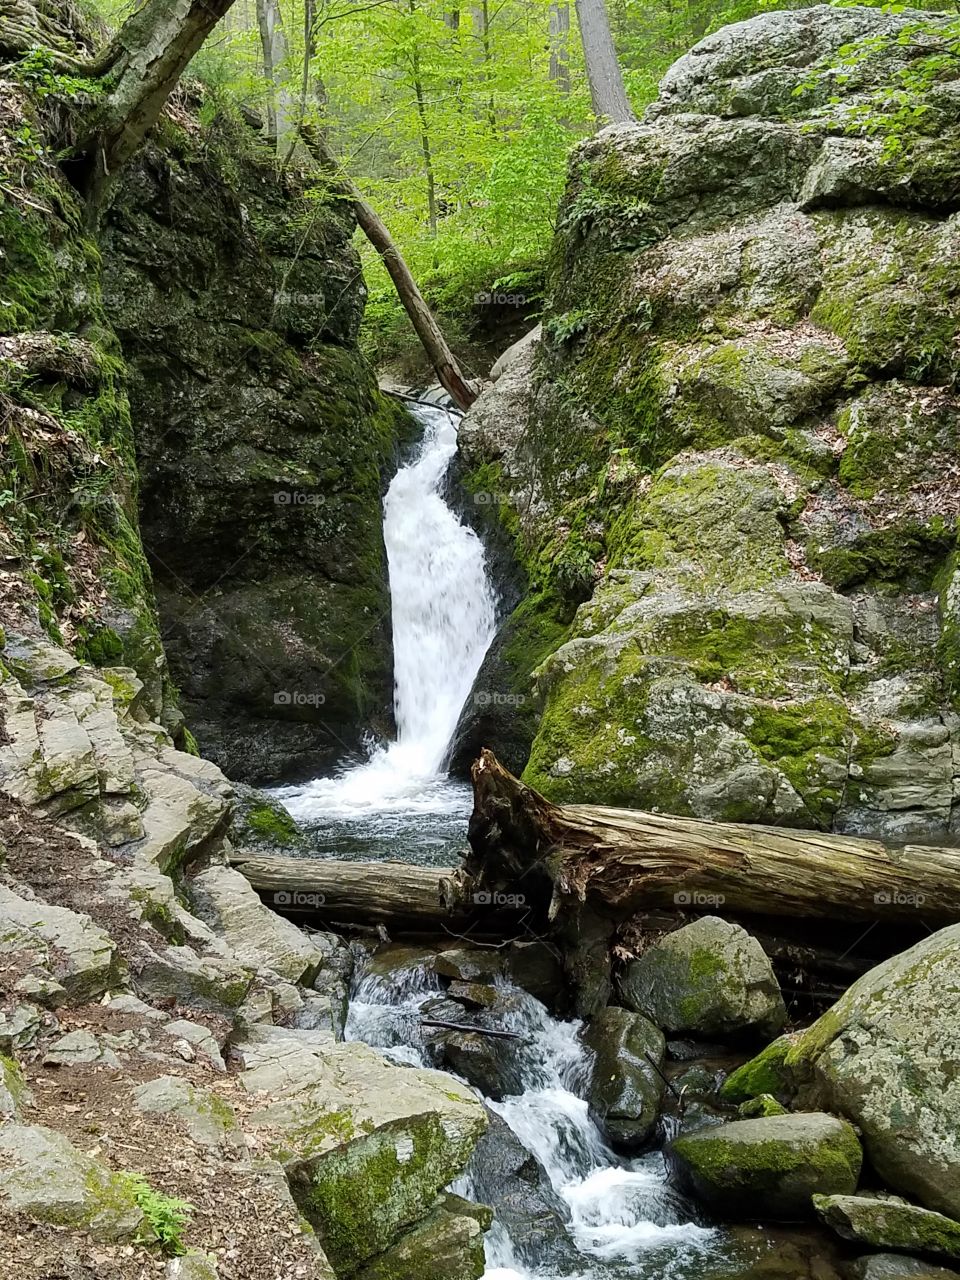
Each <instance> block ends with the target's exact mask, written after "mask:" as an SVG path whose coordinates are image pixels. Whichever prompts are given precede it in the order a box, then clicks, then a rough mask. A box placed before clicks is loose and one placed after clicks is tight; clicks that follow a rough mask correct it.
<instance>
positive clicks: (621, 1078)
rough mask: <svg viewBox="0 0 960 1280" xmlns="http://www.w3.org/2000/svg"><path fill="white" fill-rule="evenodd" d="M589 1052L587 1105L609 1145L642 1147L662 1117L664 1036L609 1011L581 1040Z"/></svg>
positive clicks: (632, 1016)
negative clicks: (591, 1055) (590, 1060)
mask: <svg viewBox="0 0 960 1280" xmlns="http://www.w3.org/2000/svg"><path fill="white" fill-rule="evenodd" d="M583 1042H584V1044H585V1045H586V1046H587V1047H588V1048H589V1049H590V1050H591V1051H592V1054H593V1061H592V1063H591V1068H590V1081H589V1084H588V1086H587V1100H588V1101H589V1103H590V1110H591V1113H592V1114H593V1116H594V1118H595V1119H596V1120H597V1122H598V1124H599V1125H600V1127H601V1129H602V1130H603V1132H604V1134H605V1135H606V1137H607V1139H608V1140H609V1141H610V1142H612V1143H613V1144H614V1145H615V1146H618V1147H623V1148H625V1149H627V1150H632V1149H636V1148H638V1147H642V1146H643V1144H644V1142H646V1140H647V1139H648V1138H649V1136H650V1134H651V1132H652V1131H653V1128H654V1126H655V1125H656V1123H657V1118H658V1117H659V1114H660V1101H661V1099H662V1097H663V1088H664V1083H663V1074H662V1070H661V1068H662V1067H663V1058H664V1051H665V1043H664V1039H663V1034H662V1032H660V1031H659V1030H658V1029H657V1028H656V1027H655V1026H654V1025H653V1023H652V1022H649V1021H648V1020H647V1019H646V1018H645V1017H643V1015H642V1014H639V1013H630V1012H629V1011H628V1010H627V1009H617V1008H614V1007H612V1006H611V1007H608V1008H606V1009H601V1011H600V1012H599V1013H597V1014H595V1015H594V1017H593V1018H591V1020H590V1023H589V1025H588V1027H587V1029H586V1031H585V1032H584V1034H583Z"/></svg>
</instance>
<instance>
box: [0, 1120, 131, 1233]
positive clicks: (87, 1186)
mask: <svg viewBox="0 0 960 1280" xmlns="http://www.w3.org/2000/svg"><path fill="white" fill-rule="evenodd" d="M0 1155H2V1156H3V1157H4V1160H3V1168H2V1169H0V1201H2V1202H3V1203H4V1204H5V1206H6V1208H7V1209H8V1210H10V1211H14V1212H17V1211H19V1212H22V1213H27V1214H30V1215H31V1216H32V1217H34V1218H39V1219H40V1221H41V1222H52V1223H55V1224H56V1225H57V1226H59V1227H74V1228H79V1229H81V1230H83V1231H89V1232H90V1234H91V1235H92V1236H94V1237H95V1238H97V1239H100V1240H108V1241H113V1240H119V1241H129V1240H132V1239H133V1238H134V1236H136V1234H137V1232H138V1230H139V1228H140V1225H141V1223H142V1222H143V1212H142V1210H141V1209H140V1207H139V1205H138V1204H137V1201H136V1198H135V1196H134V1190H133V1187H132V1186H131V1184H130V1181H129V1180H128V1179H124V1178H123V1177H122V1176H121V1175H120V1174H117V1173H114V1172H113V1171H112V1170H110V1169H109V1168H107V1166H106V1165H104V1164H102V1163H101V1162H100V1161H99V1160H95V1159H93V1158H91V1157H90V1156H85V1155H84V1154H83V1153H82V1152H80V1151H78V1150H77V1148H76V1147H75V1146H73V1144H72V1143H70V1142H68V1141H67V1139H66V1138H64V1137H63V1136H62V1135H61V1134H59V1133H56V1132H55V1131H54V1130H53V1129H48V1128H45V1127H43V1126H42V1125H19V1124H7V1125H5V1126H4V1127H3V1128H2V1129H0Z"/></svg>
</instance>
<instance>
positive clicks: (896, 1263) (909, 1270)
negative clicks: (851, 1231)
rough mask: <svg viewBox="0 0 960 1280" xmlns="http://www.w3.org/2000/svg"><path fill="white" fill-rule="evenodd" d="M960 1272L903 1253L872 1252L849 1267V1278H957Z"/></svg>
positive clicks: (953, 1279)
mask: <svg viewBox="0 0 960 1280" xmlns="http://www.w3.org/2000/svg"><path fill="white" fill-rule="evenodd" d="M957 1275H960V1272H957V1271H949V1270H948V1269H947V1268H946V1267H938V1266H936V1265H935V1264H934V1263H932V1262H926V1261H925V1260H924V1259H923V1258H909V1257H907V1256H905V1255H904V1254H902V1253H871V1254H867V1255H866V1256H865V1257H863V1258H857V1259H856V1260H855V1261H854V1262H851V1263H850V1265H849V1266H848V1267H847V1276H848V1277H849V1280H956V1277H957Z"/></svg>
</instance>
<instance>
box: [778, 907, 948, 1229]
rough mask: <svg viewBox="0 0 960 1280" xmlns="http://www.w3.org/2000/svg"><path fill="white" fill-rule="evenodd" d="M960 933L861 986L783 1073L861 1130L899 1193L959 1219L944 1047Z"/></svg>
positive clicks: (811, 1033) (888, 966)
mask: <svg viewBox="0 0 960 1280" xmlns="http://www.w3.org/2000/svg"><path fill="white" fill-rule="evenodd" d="M958 973H960V925H951V926H950V927H949V928H946V929H941V930H940V931H939V932H938V933H935V934H932V935H931V936H930V937H929V938H926V939H924V941H922V942H919V943H917V944H916V946H914V947H911V948H910V950H909V951H904V952H903V953H902V954H900V955H896V956H893V957H892V958H891V959H889V960H886V961H884V962H883V963H882V964H880V965H877V967H876V968H874V969H871V970H870V972H869V973H866V974H864V976H863V977H862V978H859V979H858V980H857V981H856V982H855V983H854V984H853V986H852V987H851V988H850V989H849V991H847V992H846V994H845V995H844V996H842V997H841V999H840V1000H839V1001H838V1002H837V1003H836V1004H835V1005H833V1007H832V1008H830V1009H828V1010H827V1012H826V1013H825V1014H823V1015H822V1016H821V1017H820V1018H819V1019H818V1020H817V1021H816V1022H815V1023H813V1025H812V1026H811V1027H809V1028H808V1029H807V1030H806V1031H804V1032H803V1033H802V1034H801V1035H799V1036H798V1037H797V1038H796V1040H795V1042H794V1043H793V1044H792V1045H791V1046H790V1048H789V1050H788V1052H787V1054H786V1056H785V1058H784V1065H785V1067H786V1068H787V1069H788V1070H789V1071H791V1072H792V1073H793V1074H794V1076H795V1078H796V1079H797V1080H798V1082H799V1084H800V1085H801V1098H802V1099H803V1100H805V1101H814V1100H816V1099H820V1100H821V1101H822V1102H823V1103H825V1104H826V1105H827V1106H830V1107H832V1108H835V1109H836V1110H838V1111H839V1112H841V1114H843V1115H845V1116H847V1117H848V1118H849V1119H850V1120H851V1121H852V1122H853V1123H854V1124H856V1125H857V1126H858V1127H859V1129H860V1130H861V1131H862V1134H863V1144H864V1148H865V1150H866V1152H867V1155H868V1156H869V1158H870V1161H871V1163H872V1164H873V1166H874V1167H875V1169H876V1170H877V1172H878V1173H879V1174H880V1176H881V1177H882V1178H883V1179H884V1181H885V1182H886V1183H887V1184H888V1185H889V1186H891V1187H893V1188H894V1189H895V1190H897V1191H901V1192H903V1193H905V1194H906V1195H910V1196H913V1197H915V1198H916V1199H918V1200H919V1201H920V1202H921V1203H922V1204H924V1205H926V1206H927V1207H928V1208H930V1209H935V1210H938V1211H939V1212H941V1213H945V1214H948V1215H949V1216H951V1217H956V1218H960V1138H958V1130H957V1126H956V1120H955V1117H956V1114H957V1108H958V1106H960V1098H958V1090H960V1080H958V1078H957V1077H956V1073H955V1072H954V1070H953V1067H952V1064H951V1061H950V1058H949V1055H945V1053H944V1046H945V1045H948V1044H950V1043H951V1042H952V1038H953V1037H954V1035H955V1034H956V1031H957V1027H958V1024H960V978H958Z"/></svg>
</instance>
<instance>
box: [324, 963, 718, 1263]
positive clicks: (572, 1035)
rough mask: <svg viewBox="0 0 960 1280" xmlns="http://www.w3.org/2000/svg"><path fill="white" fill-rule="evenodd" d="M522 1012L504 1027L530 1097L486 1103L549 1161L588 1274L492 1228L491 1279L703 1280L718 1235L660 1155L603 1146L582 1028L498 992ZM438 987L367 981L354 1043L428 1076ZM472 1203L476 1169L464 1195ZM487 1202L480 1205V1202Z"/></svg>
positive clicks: (431, 982)
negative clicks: (426, 1017)
mask: <svg viewBox="0 0 960 1280" xmlns="http://www.w3.org/2000/svg"><path fill="white" fill-rule="evenodd" d="M498 985H501V986H503V987H504V988H505V989H506V990H507V991H508V992H509V993H510V995H511V996H512V997H513V1000H514V1004H515V1012H514V1013H513V1014H511V1015H510V1017H509V1018H508V1020H507V1021H506V1022H505V1024H504V1025H505V1028H506V1029H508V1030H511V1031H515V1032H518V1033H519V1034H520V1035H521V1036H522V1037H523V1039H522V1041H519V1042H518V1048H517V1050H516V1052H517V1060H518V1066H519V1078H520V1081H521V1084H522V1092H521V1093H518V1094H517V1095H516V1096H514V1097H508V1098H505V1099H504V1100H503V1101H502V1102H493V1101H491V1100H490V1099H484V1101H485V1102H486V1105H487V1106H488V1107H489V1108H490V1109H491V1110H492V1111H494V1112H496V1113H497V1115H499V1116H500V1117H501V1118H502V1119H503V1120H505V1121H506V1123H507V1124H508V1125H509V1127H510V1129H511V1130H512V1131H513V1133H514V1134H515V1135H516V1137H517V1138H519V1140H520V1142H521V1143H522V1144H523V1146H524V1147H526V1149H527V1150H528V1151H529V1152H531V1153H532V1154H533V1155H534V1156H535V1157H536V1158H537V1160H538V1161H539V1162H540V1164H541V1166H542V1167H543V1169H544V1171H545V1172H546V1175H547V1178H548V1179H549V1182H550V1184H551V1186H552V1187H553V1190H554V1191H555V1192H556V1193H557V1196H558V1198H559V1202H560V1204H561V1206H562V1207H563V1209H564V1210H565V1214H566V1227H567V1231H568V1233H569V1236H570V1237H571V1239H572V1241H573V1245H574V1246H575V1248H576V1251H577V1253H578V1254H579V1255H581V1258H582V1264H581V1265H582V1269H581V1270H579V1271H570V1270H569V1269H564V1270H563V1271H562V1272H556V1271H554V1270H551V1269H550V1268H549V1266H548V1267H547V1268H543V1267H542V1266H539V1265H538V1260H537V1259H536V1258H531V1257H530V1256H523V1251H522V1250H518V1249H517V1247H516V1246H515V1243H514V1241H513V1240H512V1239H511V1238H510V1235H509V1232H508V1231H507V1230H506V1229H505V1228H504V1226H503V1225H502V1224H501V1223H499V1222H495V1223H494V1226H493V1227H492V1228H491V1230H490V1231H489V1232H488V1233H487V1237H486V1254H487V1270H486V1272H485V1274H484V1280H558V1277H559V1276H560V1275H562V1276H563V1277H565V1280H600V1278H601V1277H603V1280H607V1278H608V1277H609V1278H611V1280H612V1278H613V1277H616V1278H617V1280H621V1278H623V1280H625V1278H626V1277H645V1278H648V1280H653V1277H665V1276H674V1277H677V1280H680V1277H684V1278H686V1277H693V1276H701V1275H703V1274H704V1271H705V1269H706V1268H705V1263H706V1262H707V1260H708V1257H709V1255H710V1254H711V1253H713V1252H714V1251H715V1243H716V1236H717V1233H716V1232H715V1231H713V1230H709V1229H707V1228H704V1227H698V1226H696V1225H694V1224H693V1223H692V1222H690V1221H689V1220H688V1219H687V1217H686V1214H685V1212H684V1206H683V1204H682V1202H681V1201H680V1200H679V1199H678V1198H677V1197H676V1195H675V1193H673V1192H672V1191H671V1189H670V1188H669V1187H668V1186H667V1184H666V1181H665V1177H664V1171H663V1162H662V1158H661V1156H660V1153H659V1152H652V1153H651V1154H650V1155H648V1156H641V1157H640V1158H638V1159H635V1160H626V1159H621V1158H620V1157H618V1156H617V1155H615V1154H614V1152H612V1151H611V1150H610V1149H609V1148H608V1147H607V1146H606V1144H605V1143H604V1141H603V1138H602V1136H601V1134H600V1131H599V1130H598V1128H597V1126H596V1125H595V1124H594V1122H593V1120H592V1119H591V1118H590V1115H589V1114H588V1108H587V1103H586V1102H585V1101H584V1100H583V1098H582V1097H581V1096H580V1092H581V1091H582V1089H583V1085H584V1082H585V1080H586V1076H587V1058H586V1053H587V1051H586V1050H585V1049H584V1047H583V1045H582V1044H581V1042H580V1040H579V1039H578V1037H577V1031H578V1030H579V1024H577V1023H570V1022H559V1021H557V1020H556V1019H555V1018H552V1017H551V1016H550V1014H549V1013H548V1012H547V1010H546V1009H545V1008H544V1006H543V1005H542V1004H540V1002H539V1001H537V1000H535V999H534V998H533V997H532V996H530V995H528V994H526V993H525V992H521V991H519V990H518V989H517V988H514V987H510V986H509V985H508V984H505V983H499V984H498ZM438 991H439V987H438V983H437V981H436V979H435V978H434V977H433V976H432V975H428V974H427V973H426V972H425V971H422V970H413V971H410V972H407V973H405V974H404V975H403V976H402V978H401V979H400V980H399V981H390V980H388V979H385V978H382V977H379V976H374V977H365V978H361V980H360V982H359V983H358V985H357V987H356V990H355V992H354V996H353V999H352V1001H351V1004H350V1015H349V1020H348V1023H347V1038H348V1039H354V1040H363V1041H365V1042H366V1043H367V1044H372V1045H375V1046H377V1047H379V1048H381V1049H383V1050H384V1051H385V1052H386V1053H387V1055H388V1056H390V1057H393V1058H394V1059H395V1060H396V1061H398V1062H402V1063H405V1064H407V1065H410V1066H413V1065H416V1066H426V1065H429V1055H428V1051H427V1049H426V1048H425V1046H424V1042H423V1040H422V1037H421V1032H420V1025H419V1018H420V1009H421V1006H422V1005H423V1004H424V1003H425V1002H426V1001H428V1000H431V999H435V998H436V997H437V995H438ZM454 1189H455V1190H456V1191H458V1192H459V1193H460V1194H462V1195H465V1196H468V1197H470V1196H471V1195H472V1194H475V1188H474V1186H473V1184H472V1181H471V1176H470V1169H469V1168H468V1169H467V1172H466V1175H465V1176H464V1177H463V1178H461V1179H460V1180H459V1181H458V1183H457V1184H456V1186H455V1188H454ZM476 1198H477V1199H480V1200H482V1199H483V1196H482V1194H476Z"/></svg>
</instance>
